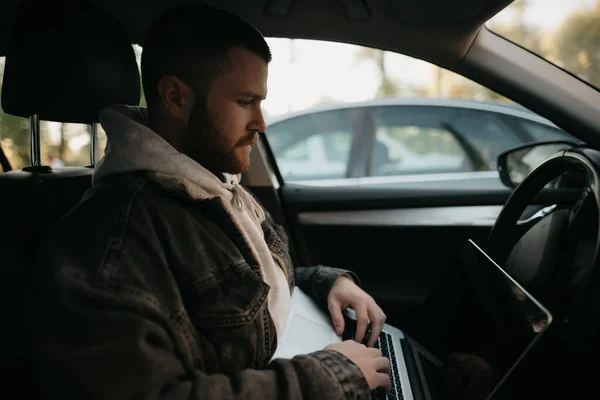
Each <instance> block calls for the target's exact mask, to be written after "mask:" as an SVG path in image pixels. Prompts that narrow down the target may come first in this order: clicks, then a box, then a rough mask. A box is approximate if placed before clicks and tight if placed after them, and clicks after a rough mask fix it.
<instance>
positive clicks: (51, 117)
mask: <svg viewBox="0 0 600 400" xmlns="http://www.w3.org/2000/svg"><path fill="white" fill-rule="evenodd" d="M139 100H140V75H139V71H138V66H137V62H136V59H135V53H134V51H133V48H132V46H131V42H130V40H129V37H128V35H127V33H126V31H125V29H124V28H123V26H122V25H121V24H120V23H119V22H118V21H117V20H116V19H115V18H114V17H113V16H112V15H110V14H109V13H108V12H106V11H104V10H103V9H101V8H98V7H97V6H95V5H93V4H90V3H88V2H86V1H83V0H61V1H48V0H25V1H22V2H21V4H20V7H19V9H18V10H17V15H16V19H15V21H14V24H13V29H12V34H11V37H10V41H9V46H8V50H7V55H6V64H5V69H4V81H3V87H2V107H3V109H4V111H5V112H6V113H9V114H12V115H16V116H20V117H25V118H28V117H29V116H31V115H33V114H38V115H39V118H40V119H41V120H47V121H57V122H69V123H83V124H91V123H95V122H98V113H99V112H100V110H102V109H103V108H105V107H106V106H108V105H112V104H128V105H138V104H139Z"/></svg>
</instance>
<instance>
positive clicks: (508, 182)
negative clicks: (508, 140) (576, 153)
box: [498, 141, 577, 188]
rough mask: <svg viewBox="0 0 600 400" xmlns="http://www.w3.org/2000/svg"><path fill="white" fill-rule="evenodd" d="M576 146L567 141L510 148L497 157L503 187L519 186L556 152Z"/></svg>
mask: <svg viewBox="0 0 600 400" xmlns="http://www.w3.org/2000/svg"><path fill="white" fill-rule="evenodd" d="M574 146H577V143H573V142H567V141H553V142H538V143H529V144H525V145H522V146H519V147H515V148H512V149H510V150H507V151H505V152H503V153H500V155H499V156H498V172H499V174H500V180H501V181H502V183H503V184H504V185H505V186H508V187H509V188H515V187H517V186H519V184H520V183H521V182H523V180H524V179H525V177H526V176H527V175H529V173H530V172H531V171H533V170H534V169H535V167H537V166H538V165H540V164H541V163H542V162H544V161H546V160H547V159H548V158H550V157H552V156H553V155H555V154H556V153H558V152H561V151H565V150H568V149H571V148H573V147H574Z"/></svg>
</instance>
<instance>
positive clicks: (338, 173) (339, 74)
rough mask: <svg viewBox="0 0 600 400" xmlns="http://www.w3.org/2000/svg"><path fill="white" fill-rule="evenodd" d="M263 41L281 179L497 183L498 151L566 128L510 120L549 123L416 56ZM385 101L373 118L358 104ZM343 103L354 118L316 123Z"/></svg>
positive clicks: (268, 113) (270, 131)
mask: <svg viewBox="0 0 600 400" xmlns="http://www.w3.org/2000/svg"><path fill="white" fill-rule="evenodd" d="M267 42H268V43H269V46H270V47H271V51H272V53H273V61H272V62H271V63H270V64H269V80H268V96H267V100H266V101H264V102H263V111H264V114H265V117H266V120H267V125H268V127H267V132H266V135H267V140H268V141H269V144H270V146H271V148H272V149H273V152H274V154H275V159H276V162H277V164H278V167H279V169H280V171H281V172H282V176H283V177H284V180H285V181H298V180H303V181H304V183H306V184H310V182H308V181H311V180H312V181H315V182H314V183H315V184H317V185H318V184H320V183H318V182H316V181H318V180H322V179H344V178H369V179H367V180H364V179H363V180H361V181H360V182H379V181H381V182H383V180H379V181H377V180H376V179H375V177H381V176H386V177H393V176H394V175H398V176H402V177H405V176H406V175H411V174H413V175H418V177H415V178H414V179H413V178H411V182H412V183H411V185H413V186H412V187H415V186H418V185H417V182H419V179H423V182H425V180H427V181H428V183H427V187H432V185H434V184H433V183H431V179H430V178H426V177H424V175H426V174H438V173H440V172H452V173H462V172H469V173H471V175H470V176H472V173H473V172H477V173H479V172H483V173H485V174H486V176H488V177H490V179H496V180H497V182H498V183H499V182H500V181H499V179H498V178H497V174H496V175H494V173H495V170H496V160H497V157H498V154H500V153H502V152H503V151H504V150H507V149H508V148H511V147H514V146H518V145H520V144H523V143H527V142H530V141H532V140H536V141H538V140H540V141H541V140H553V139H554V138H555V137H556V135H557V134H560V133H561V132H562V131H561V130H553V129H549V130H547V131H544V129H538V128H539V127H537V126H535V125H531V124H529V123H527V122H524V123H523V124H522V125H523V126H521V124H515V123H511V122H510V121H508V120H507V118H508V117H510V116H513V115H515V117H514V118H517V119H519V120H520V119H524V120H526V121H529V120H530V119H531V120H534V121H537V122H538V123H539V122H540V120H542V122H547V121H546V120H545V119H543V118H541V117H539V116H537V115H536V114H533V113H531V112H530V111H528V110H526V109H525V108H523V107H520V106H519V105H517V104H515V103H514V102H513V101H511V100H510V99H507V98H506V97H503V96H501V95H499V94H498V93H495V92H493V91H491V90H489V89H487V88H485V87H483V86H481V85H479V84H477V83H475V82H472V81H470V80H468V79H466V78H464V77H462V76H460V75H457V74H455V73H453V72H451V71H448V70H445V69H443V68H439V67H438V66H436V65H433V64H430V63H427V62H425V61H422V60H417V59H414V58H411V57H408V56H404V55H401V54H397V53H393V52H388V51H382V50H378V49H373V48H368V47H362V46H355V45H350V44H344V43H334V42H326V41H315V40H302V39H284V38H268V39H267ZM388 107H390V108H393V109H394V111H393V112H391V111H390V112H384V111H377V112H378V113H379V114H377V115H370V116H369V115H368V113H362V111H360V110H367V109H368V110H373V109H380V108H381V109H386V108H388ZM349 110H354V111H355V112H356V114H355V115H354V116H353V117H352V118H350V119H349V120H348V121H353V122H354V123H355V125H354V126H350V125H351V124H348V126H345V127H343V128H340V127H339V125H340V124H341V123H342V122H340V121H338V122H336V124H337V126H331V124H332V123H331V121H329V122H326V121H319V122H318V123H317V122H316V119H318V118H321V117H318V116H319V115H324V114H325V112H327V113H334V112H337V113H347V112H349ZM385 113H387V114H385ZM384 114H385V115H384ZM529 114H531V117H532V118H529V117H528V115H529ZM339 115H342V114H339ZM323 118H324V117H323ZM344 118H345V117H344ZM344 118H342V117H340V120H344ZM333 125H335V124H333ZM548 125H549V126H551V125H552V124H551V123H549V122H548ZM370 177H372V178H370ZM421 177H422V178H421ZM403 179H404V178H403ZM387 181H389V180H387ZM357 182H359V181H356V180H352V181H348V183H347V184H357ZM336 184H343V183H342V182H336ZM444 184H446V183H444ZM469 187H473V185H471V186H469Z"/></svg>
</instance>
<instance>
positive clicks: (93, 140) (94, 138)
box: [90, 123, 98, 166]
mask: <svg viewBox="0 0 600 400" xmlns="http://www.w3.org/2000/svg"><path fill="white" fill-rule="evenodd" d="M97 129H98V125H96V123H93V124H90V164H91V165H92V166H94V165H96V161H98V130H97Z"/></svg>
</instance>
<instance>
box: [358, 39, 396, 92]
mask: <svg viewBox="0 0 600 400" xmlns="http://www.w3.org/2000/svg"><path fill="white" fill-rule="evenodd" d="M385 54H386V52H385V51H384V50H380V49H374V48H371V47H361V48H360V50H359V51H358V52H357V54H356V61H357V63H361V62H371V63H374V64H375V65H376V67H377V72H378V74H379V87H378V88H377V92H376V93H375V97H377V98H381V97H396V96H399V95H400V94H401V92H402V90H401V87H400V85H399V84H398V83H397V82H396V81H395V80H394V79H393V78H392V77H390V75H389V74H388V71H387V70H386V66H385Z"/></svg>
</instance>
